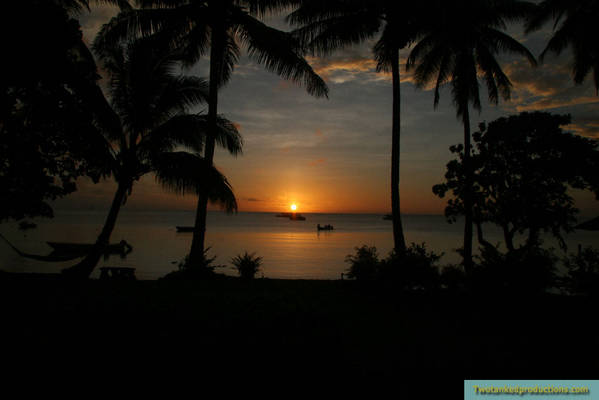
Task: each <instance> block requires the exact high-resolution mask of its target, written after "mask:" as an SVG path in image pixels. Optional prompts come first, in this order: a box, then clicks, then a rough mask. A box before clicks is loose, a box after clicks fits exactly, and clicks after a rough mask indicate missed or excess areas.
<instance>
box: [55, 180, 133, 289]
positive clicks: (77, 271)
mask: <svg viewBox="0 0 599 400" xmlns="http://www.w3.org/2000/svg"><path fill="white" fill-rule="evenodd" d="M126 195H127V184H124V183H119V185H118V188H117V190H116V193H115V194H114V198H113V199H112V205H111V206H110V211H108V216H107V217H106V221H105V222H104V227H103V228H102V232H100V235H99V236H98V239H97V240H96V243H95V244H94V246H93V247H92V250H91V251H90V253H89V254H88V255H87V256H86V257H85V258H84V259H83V260H81V262H80V263H78V264H76V265H74V266H72V267H70V268H66V269H64V270H62V272H63V274H65V275H67V276H69V277H73V278H78V279H87V278H89V276H90V275H91V273H92V271H93V270H94V268H96V265H98V262H99V261H100V258H101V257H102V254H104V249H105V248H106V246H107V245H108V243H109V242H110V235H111V234H112V231H113V230H114V226H115V225H116V219H117V217H118V214H119V211H120V210H121V206H122V205H123V202H124V200H125V196H126Z"/></svg>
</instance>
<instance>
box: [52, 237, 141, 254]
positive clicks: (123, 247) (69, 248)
mask: <svg viewBox="0 0 599 400" xmlns="http://www.w3.org/2000/svg"><path fill="white" fill-rule="evenodd" d="M46 243H48V246H50V247H52V248H53V249H54V253H58V254H87V253H89V251H90V250H91V249H92V247H94V244H93V243H91V244H90V243H68V242H46ZM132 250H133V247H131V245H130V244H129V243H127V242H126V241H124V240H121V241H120V242H119V243H111V244H109V245H108V246H106V248H105V249H104V254H127V253H130V252H131V251H132Z"/></svg>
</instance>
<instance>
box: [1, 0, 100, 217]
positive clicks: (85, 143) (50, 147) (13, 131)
mask: <svg viewBox="0 0 599 400" xmlns="http://www.w3.org/2000/svg"><path fill="white" fill-rule="evenodd" d="M1 19H2V21H1V23H0V26H2V28H0V33H1V37H2V39H0V40H2V49H3V56H4V61H5V62H4V63H3V68H4V73H3V77H2V79H1V80H0V159H1V160H2V163H1V164H0V199H1V200H0V220H2V219H7V218H14V219H21V218H23V217H26V216H30V217H32V216H47V217H51V216H52V208H51V206H50V204H49V203H48V201H49V200H53V199H56V198H57V197H61V196H64V195H66V194H68V193H70V192H72V191H74V190H75V188H76V186H75V179H76V178H77V177H78V176H81V175H84V174H87V175H91V176H92V177H94V178H96V179H97V178H99V176H100V175H101V174H102V172H103V171H102V168H101V167H99V166H100V165H101V163H97V162H96V161H97V160H96V159H95V155H96V152H94V151H93V148H94V143H93V141H92V140H90V137H91V136H93V134H94V132H95V129H96V128H95V126H94V123H93V120H94V118H93V113H94V108H95V107H94V105H93V101H92V99H93V98H94V97H95V95H97V93H98V91H99V88H98V86H97V85H96V81H97V79H98V78H99V76H98V75H97V73H96V65H95V63H94V61H93V57H92V56H91V54H90V53H89V50H88V49H87V47H86V46H85V44H84V43H83V41H82V33H81V30H80V26H79V23H78V22H77V20H75V19H73V18H72V17H71V16H69V14H68V12H67V9H65V8H63V7H62V6H61V5H60V4H59V2H51V1H39V0H23V1H18V2H13V3H12V4H11V7H8V8H5V9H4V11H3V12H2V17H1ZM32 26H34V27H35V30H34V31H33V32H36V33H40V32H41V33H43V34H36V35H34V34H32V31H31V27H32Z"/></svg>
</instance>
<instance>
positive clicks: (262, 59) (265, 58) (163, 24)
mask: <svg viewBox="0 0 599 400" xmlns="http://www.w3.org/2000/svg"><path fill="white" fill-rule="evenodd" d="M137 3H138V5H140V6H141V7H142V8H141V9H136V10H129V11H123V12H121V13H120V14H119V15H118V16H116V17H115V18H113V19H112V20H111V21H110V22H109V23H108V24H107V25H105V26H104V27H103V29H102V32H103V34H102V38H103V40H104V41H106V42H107V43H111V42H114V41H116V40H119V39H121V38H123V37H127V36H129V37H131V36H138V35H152V34H157V35H160V36H165V37H167V38H169V39H170V40H171V44H172V46H173V47H176V48H178V49H179V50H180V51H181V52H182V54H184V55H185V59H186V64H187V65H188V66H190V65H193V64H194V63H196V62H197V61H198V60H199V59H200V58H201V57H202V56H204V55H205V54H206V53H207V52H208V49H210V87H209V95H208V124H209V126H210V128H209V134H208V138H207V141H206V148H205V153H204V158H205V159H206V161H207V162H209V163H212V162H213V159H214V147H215V139H216V135H215V131H216V125H217V123H216V122H217V114H218V90H219V88H220V87H222V86H223V85H224V84H226V83H227V82H228V80H229V79H230V78H231V75H232V73H233V69H234V66H235V64H236V63H237V62H238V59H239V56H240V54H241V47H242V46H243V47H245V48H246V49H247V53H248V55H249V57H250V58H251V59H253V60H254V61H256V62H257V63H259V64H261V65H263V66H264V67H265V68H266V69H267V70H269V71H271V72H275V73H277V74H278V75H279V76H281V77H282V78H284V79H289V80H292V81H293V82H296V83H298V84H302V85H304V86H305V87H306V89H307V91H308V92H309V93H310V94H312V95H314V96H326V95H327V92H328V89H327V86H326V84H325V83H324V81H323V80H322V79H321V78H320V77H319V76H318V75H317V74H316V73H315V72H314V71H313V70H312V68H311V67H310V65H309V64H308V63H307V62H306V60H305V59H304V58H303V56H302V54H301V48H300V47H299V45H298V44H297V43H296V41H295V40H294V38H293V37H292V36H291V35H290V34H289V33H286V32H283V31H280V30H277V29H274V28H272V27H269V26H267V25H265V24H264V23H263V22H261V21H260V20H258V19H257V18H256V17H258V16H262V15H264V14H266V13H269V12H272V11H275V10H279V9H281V8H282V7H284V6H286V5H289V4H292V3H294V1H293V0H137ZM207 200H208V199H207V197H206V196H204V195H200V196H199V198H198V205H197V213H196V220H195V229H194V234H193V240H192V244H191V250H190V254H189V263H190V264H191V265H193V264H199V263H200V262H201V260H202V259H203V256H204V242H205V233H206V212H207Z"/></svg>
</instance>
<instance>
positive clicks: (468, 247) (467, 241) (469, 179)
mask: <svg viewBox="0 0 599 400" xmlns="http://www.w3.org/2000/svg"><path fill="white" fill-rule="evenodd" d="M462 118H463V123H464V169H465V172H466V180H465V182H464V184H465V186H466V187H465V192H464V214H465V217H466V218H465V220H466V221H465V226H464V271H465V272H466V274H470V272H471V270H472V185H473V182H474V177H473V171H472V168H471V166H470V164H471V162H470V160H471V158H470V154H471V147H472V145H471V144H470V112H469V110H468V102H466V105H465V107H464V114H463V115H462Z"/></svg>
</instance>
